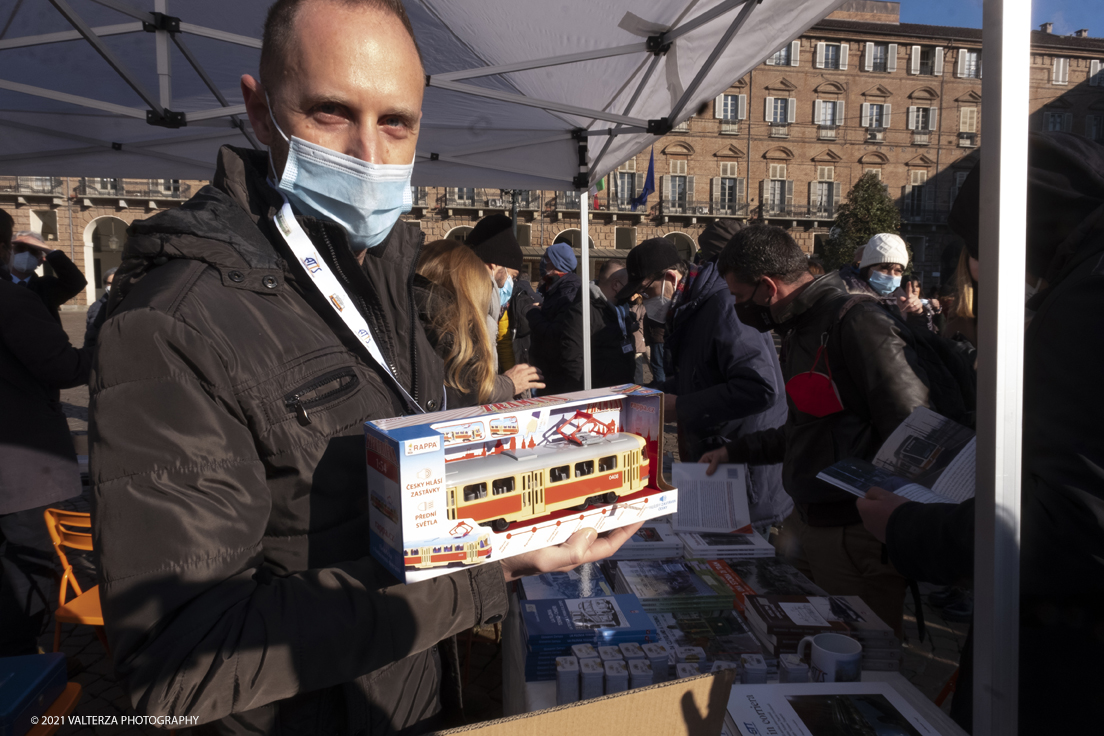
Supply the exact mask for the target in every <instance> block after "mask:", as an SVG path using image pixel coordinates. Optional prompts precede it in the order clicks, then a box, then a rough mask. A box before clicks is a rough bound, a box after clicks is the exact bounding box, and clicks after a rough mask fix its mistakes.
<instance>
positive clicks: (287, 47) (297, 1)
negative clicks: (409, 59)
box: [260, 0, 422, 92]
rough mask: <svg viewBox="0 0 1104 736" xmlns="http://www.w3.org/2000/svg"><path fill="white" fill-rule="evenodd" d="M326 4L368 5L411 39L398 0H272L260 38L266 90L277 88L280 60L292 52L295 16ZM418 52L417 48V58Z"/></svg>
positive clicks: (407, 17)
mask: <svg viewBox="0 0 1104 736" xmlns="http://www.w3.org/2000/svg"><path fill="white" fill-rule="evenodd" d="M326 4H332V5H341V6H345V7H352V8H369V9H372V10H381V11H383V12H385V13H389V14H391V15H394V16H395V17H396V18H398V19H399V21H400V22H402V25H403V28H405V29H406V32H407V33H409V34H410V40H411V41H414V27H413V26H412V25H411V24H410V17H409V16H407V14H406V9H405V8H404V7H403V4H402V0H276V2H274V3H273V4H272V6H271V7H270V8H269V9H268V16H267V17H266V18H265V24H264V36H263V37H262V40H261V69H260V72H261V83H262V84H264V85H265V87H266V89H268V90H269V91H270V92H275V90H277V89H278V88H279V87H280V81H281V78H282V77H283V71H284V70H283V66H284V64H283V60H284V59H287V58H289V56H290V55H291V53H292V46H293V45H294V43H295V33H294V25H295V19H296V18H297V17H298V15H299V13H300V11H305V12H312V11H314V10H317V6H324V5H326ZM417 46H418V43H417V41H414V47H415V48H417ZM421 54H422V52H421V49H419V50H418V58H419V59H421Z"/></svg>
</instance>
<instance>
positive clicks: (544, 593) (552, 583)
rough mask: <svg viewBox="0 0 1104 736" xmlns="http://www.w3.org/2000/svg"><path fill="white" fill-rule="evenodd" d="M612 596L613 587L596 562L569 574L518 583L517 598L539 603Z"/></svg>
mask: <svg viewBox="0 0 1104 736" xmlns="http://www.w3.org/2000/svg"><path fill="white" fill-rule="evenodd" d="M608 595H613V586H611V585H610V584H609V581H608V580H606V576H605V573H603V572H602V568H601V567H599V566H598V563H596V562H587V563H586V564H583V565H579V566H578V567H577V568H575V569H574V570H571V571H569V572H546V573H542V574H540V575H531V576H528V577H524V578H522V579H521V580H520V581H518V597H519V598H521V599H523V600H530V601H539V600H551V599H562V598H594V597H599V596H608Z"/></svg>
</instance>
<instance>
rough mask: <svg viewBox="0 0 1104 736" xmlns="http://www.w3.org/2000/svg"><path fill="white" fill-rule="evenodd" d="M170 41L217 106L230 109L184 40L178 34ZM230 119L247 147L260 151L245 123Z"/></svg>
mask: <svg viewBox="0 0 1104 736" xmlns="http://www.w3.org/2000/svg"><path fill="white" fill-rule="evenodd" d="M172 40H173V43H175V44H176V47H177V48H178V49H180V53H182V54H184V58H185V59H186V60H187V62H188V63H189V64H190V65H191V67H192V69H193V70H195V73H196V74H198V75H199V78H200V79H201V80H202V81H203V83H204V84H205V85H207V89H209V90H211V94H213V95H214V96H215V99H216V100H218V101H219V104H220V105H222V106H223V107H230V101H229V100H227V99H226V95H224V94H223V93H222V90H221V89H219V88H218V85H216V84H215V81H214V80H213V79H211V77H210V75H209V74H207V70H206V69H204V68H203V65H202V64H200V63H199V59H197V58H196V57H195V55H194V54H192V50H191V49H190V48H189V47H188V44H186V43H184V39H183V38H181V37H180V34H179V33H174V34H172ZM230 119H231V120H232V121H233V122H234V124H235V126H236V127H237V129H238V130H240V131H241V134H242V135H243V136H245V139H246V140H247V141H249V145H251V146H253V148H254V149H255V150H257V151H260V150H261V149H262V146H261V143H260V141H258V140H257V139H256V138H255V137H254V136H253V132H252V131H251V130H249V128H247V127H246V125H245V122H244V121H243V120H242V119H241V118H240V117H238V116H237V115H231V116H230Z"/></svg>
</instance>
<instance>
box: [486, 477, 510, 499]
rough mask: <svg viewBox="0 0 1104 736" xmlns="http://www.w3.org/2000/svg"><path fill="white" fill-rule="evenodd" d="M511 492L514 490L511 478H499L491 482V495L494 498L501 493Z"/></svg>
mask: <svg viewBox="0 0 1104 736" xmlns="http://www.w3.org/2000/svg"><path fill="white" fill-rule="evenodd" d="M512 490H514V479H513V478H499V479H498V480H493V481H491V493H493V494H494V495H496V496H501V495H502V494H503V493H509V492H510V491H512Z"/></svg>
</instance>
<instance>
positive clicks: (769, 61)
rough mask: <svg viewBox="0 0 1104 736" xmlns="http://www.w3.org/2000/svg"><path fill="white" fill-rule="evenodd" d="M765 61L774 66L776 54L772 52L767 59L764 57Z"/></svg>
mask: <svg viewBox="0 0 1104 736" xmlns="http://www.w3.org/2000/svg"><path fill="white" fill-rule="evenodd" d="M763 63H764V64H766V65H767V66H774V54H771V55H770V56H768V57H767V58H766V59H764V60H763Z"/></svg>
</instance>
